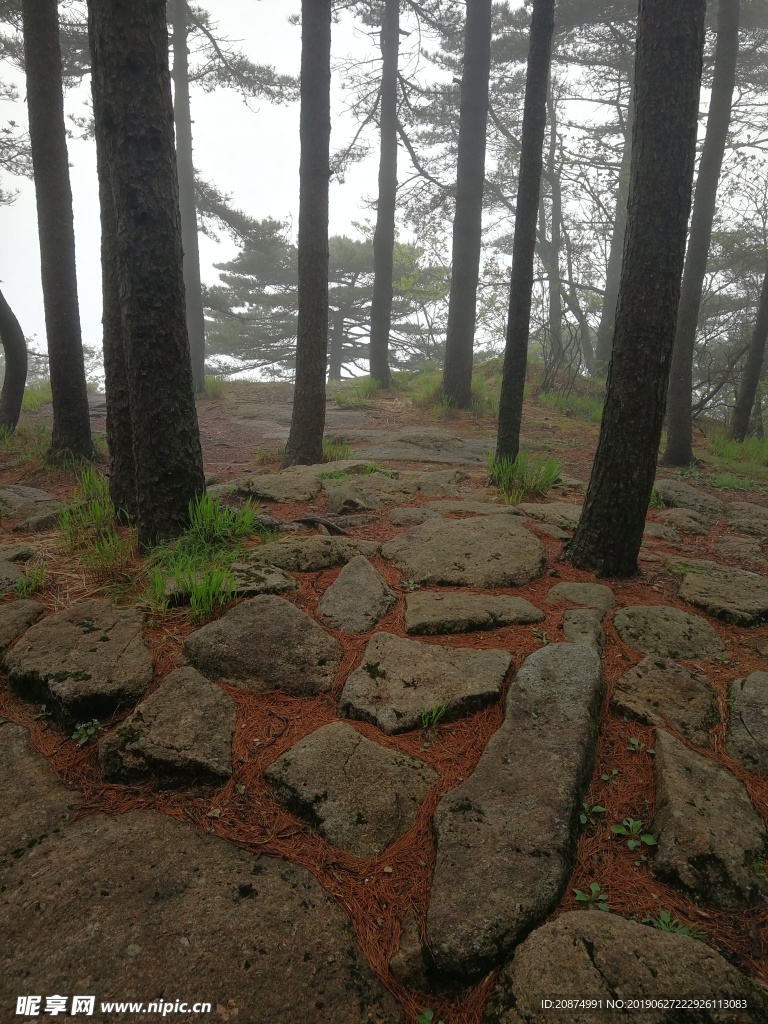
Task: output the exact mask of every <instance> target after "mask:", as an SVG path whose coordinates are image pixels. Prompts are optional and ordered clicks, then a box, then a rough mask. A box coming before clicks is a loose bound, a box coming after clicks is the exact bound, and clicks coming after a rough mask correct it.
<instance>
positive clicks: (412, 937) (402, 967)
mask: <svg viewBox="0 0 768 1024" xmlns="http://www.w3.org/2000/svg"><path fill="white" fill-rule="evenodd" d="M389 969H390V971H391V972H392V975H393V976H394V977H395V978H397V980H398V981H399V982H400V984H401V985H405V986H406V988H417V989H420V990H421V991H422V992H428V991H429V989H430V987H431V986H430V983H429V978H428V976H427V962H426V957H425V955H424V943H423V942H422V940H421V933H420V932H419V926H418V924H417V922H416V918H415V917H414V915H413V913H412V912H411V911H408V913H407V914H406V915H405V917H404V918H403V920H402V921H401V924H400V943H399V945H398V947H397V949H396V950H395V952H394V953H393V954H392V956H391V958H390V961H389Z"/></svg>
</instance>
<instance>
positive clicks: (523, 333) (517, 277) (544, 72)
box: [496, 0, 555, 459]
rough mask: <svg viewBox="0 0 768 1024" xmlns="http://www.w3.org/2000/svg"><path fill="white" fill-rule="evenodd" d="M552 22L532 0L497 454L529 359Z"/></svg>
mask: <svg viewBox="0 0 768 1024" xmlns="http://www.w3.org/2000/svg"><path fill="white" fill-rule="evenodd" d="M554 24H555V0H534V2H533V16H532V18H531V42H530V49H529V51H528V72H527V76H526V82H525V103H524V107H523V129H522V137H521V147H520V176H519V179H518V186H517V212H516V215H515V235H514V241H513V243H512V275H511V280H510V285H509V317H508V320H507V343H506V348H505V351H504V370H503V373H502V378H501V396H500V398H499V436H498V440H497V442H496V458H505V457H506V458H510V459H514V458H516V457H517V453H518V450H519V447H520V423H521V421H522V418H523V389H524V388H525V370H526V365H527V363H528V336H529V334H530V330H531V295H532V292H533V257H534V251H535V249H536V219H537V217H538V212H539V195H540V193H541V169H542V165H543V162H544V158H543V152H542V148H543V145H544V129H545V127H546V122H547V82H548V80H549V65H550V59H551V54H552V32H553V30H554Z"/></svg>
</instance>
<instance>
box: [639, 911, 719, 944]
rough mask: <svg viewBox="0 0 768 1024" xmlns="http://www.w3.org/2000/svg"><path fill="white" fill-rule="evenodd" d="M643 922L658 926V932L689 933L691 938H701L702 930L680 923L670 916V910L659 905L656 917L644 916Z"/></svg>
mask: <svg viewBox="0 0 768 1024" xmlns="http://www.w3.org/2000/svg"><path fill="white" fill-rule="evenodd" d="M643 924H649V925H650V926H651V927H652V928H658V930H659V931H660V932H677V934H678V935H690V937H691V938H692V939H703V938H704V932H697V931H696V930H695V928H689V927H688V925H685V924H681V923H680V922H679V921H678V920H677V919H676V918H673V917H672V912H671V911H669V910H662V909H661V907H659V916H658V917H644V918H643Z"/></svg>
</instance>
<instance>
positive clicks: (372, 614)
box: [317, 555, 397, 633]
mask: <svg viewBox="0 0 768 1024" xmlns="http://www.w3.org/2000/svg"><path fill="white" fill-rule="evenodd" d="M396 601H397V595H396V594H395V593H393V591H392V590H390V588H389V587H388V586H387V584H386V583H385V582H384V580H383V579H382V578H381V576H379V574H378V573H377V572H376V570H375V569H374V567H373V566H372V565H371V563H370V562H369V561H368V559H367V558H366V557H365V555H356V556H355V557H354V558H352V559H351V560H350V561H349V562H347V564H346V565H345V566H344V567H343V568H342V570H341V572H340V573H339V575H338V576H337V577H336V579H335V580H334V582H333V583H332V584H331V585H330V587H328V589H327V590H326V592H325V593H324V594H323V596H322V597H321V598H320V603H319V604H318V606H317V615H318V618H320V619H322V621H323V622H324V623H325V624H326V626H330V627H331V629H341V630H343V631H344V632H345V633H367V632H368V631H369V630H371V629H373V627H374V626H375V625H376V623H377V622H378V621H379V619H380V618H382V617H383V616H384V615H386V614H387V612H388V611H389V610H390V609H391V608H392V606H393V605H394V604H395V602H396Z"/></svg>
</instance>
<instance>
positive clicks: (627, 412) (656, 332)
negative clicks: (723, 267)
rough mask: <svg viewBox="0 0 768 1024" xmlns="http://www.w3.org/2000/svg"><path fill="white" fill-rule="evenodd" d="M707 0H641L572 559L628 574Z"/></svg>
mask: <svg viewBox="0 0 768 1024" xmlns="http://www.w3.org/2000/svg"><path fill="white" fill-rule="evenodd" d="M705 10H706V0H677V2H676V3H674V4H671V3H669V0H641V3H640V13H639V17H638V40H637V62H636V67H635V127H634V133H633V139H632V173H631V180H630V187H629V207H628V220H627V237H626V245H625V249H624V262H623V267H622V272H621V287H620V289H619V309H618V315H617V318H616V333H615V337H614V343H613V354H612V356H611V365H610V368H609V370H608V382H607V391H606V398H605V407H604V410H603V420H602V424H601V427H600V438H599V441H598V446H597V453H596V455H595V462H594V465H593V468H592V475H591V477H590V480H589V488H588V490H587V497H586V501H585V503H584V511H583V513H582V515H581V518H580V520H579V523H578V526H577V528H576V532H575V534H574V536H573V540H572V541H571V542H570V544H569V545H568V548H567V557H568V559H569V561H571V562H573V564H574V565H577V566H580V567H582V568H585V569H592V570H595V571H597V572H598V573H600V574H601V575H603V576H620V577H622V576H631V575H633V574H634V573H635V572H636V571H637V554H638V552H639V550H640V543H641V541H642V537H643V530H644V528H645V516H646V512H647V510H648V501H649V499H650V496H651V489H652V487H653V480H654V475H655V472H656V458H657V453H658V447H659V441H660V439H661V428H662V422H663V419H664V402H665V397H666V388H667V379H668V372H669V364H670V358H671V355H672V345H673V342H674V336H675V321H676V318H677V310H678V304H679V300H680V286H681V275H682V270H683V262H684V259H685V237H686V231H687V227H688V214H689V211H690V204H691V187H692V183H693V168H694V161H695V155H696V129H697V123H698V106H699V90H700V84H701V68H702V55H703V48H704V15H705Z"/></svg>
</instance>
